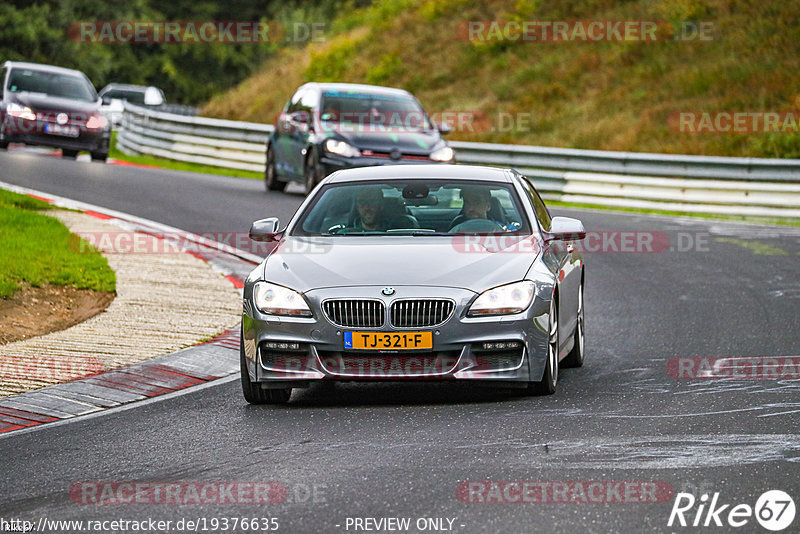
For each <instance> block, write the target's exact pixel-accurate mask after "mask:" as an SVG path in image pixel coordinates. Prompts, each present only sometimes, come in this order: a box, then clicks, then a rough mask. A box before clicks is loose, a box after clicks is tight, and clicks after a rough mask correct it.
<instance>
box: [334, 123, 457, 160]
mask: <svg viewBox="0 0 800 534" xmlns="http://www.w3.org/2000/svg"><path fill="white" fill-rule="evenodd" d="M356 128H358V126H356V125H354V126H351V127H347V126H343V127H335V128H333V130H332V131H333V132H334V133H335V134H336V137H340V138H344V140H345V141H347V142H348V143H349V144H351V145H353V146H354V147H356V148H358V149H359V150H372V151H374V152H391V151H392V150H393V149H397V150H399V151H400V152H401V153H403V154H423V155H428V154H430V153H431V152H433V150H434V149H435V148H439V146H441V145H442V144H443V141H442V137H441V135H440V134H439V132H437V131H435V130H434V131H432V130H427V131H425V130H405V129H399V128H393V129H387V130H386V131H378V132H373V131H368V132H363V131H362V132H355V131H352V130H354V129H356Z"/></svg>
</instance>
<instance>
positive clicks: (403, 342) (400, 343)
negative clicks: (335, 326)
mask: <svg viewBox="0 0 800 534" xmlns="http://www.w3.org/2000/svg"><path fill="white" fill-rule="evenodd" d="M344 348H346V349H361V350H415V349H417V350H418V349H432V348H433V333H432V332H391V333H388V332H345V333H344Z"/></svg>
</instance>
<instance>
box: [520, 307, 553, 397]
mask: <svg viewBox="0 0 800 534" xmlns="http://www.w3.org/2000/svg"><path fill="white" fill-rule="evenodd" d="M549 315H550V319H549V322H548V330H549V334H548V340H547V363H546V365H545V367H544V374H543V375H542V380H541V381H539V382H529V383H528V388H527V393H528V395H552V394H553V393H555V392H556V385H557V384H558V301H557V300H556V296H555V295H554V297H553V300H552V301H551V302H550V314H549Z"/></svg>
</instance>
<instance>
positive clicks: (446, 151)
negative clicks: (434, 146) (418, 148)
mask: <svg viewBox="0 0 800 534" xmlns="http://www.w3.org/2000/svg"><path fill="white" fill-rule="evenodd" d="M455 155H456V153H455V152H453V149H452V148H450V147H449V146H443V147H442V148H440V149H438V150H434V151H433V152H431V156H430V158H431V159H432V160H433V161H452V159H453V158H454V157H455Z"/></svg>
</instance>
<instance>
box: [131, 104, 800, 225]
mask: <svg viewBox="0 0 800 534" xmlns="http://www.w3.org/2000/svg"><path fill="white" fill-rule="evenodd" d="M272 131H273V127H272V126H271V125H266V124H257V123H250V122H238V121H227V120H221V119H210V118H206V117H187V116H183V115H176V114H171V113H163V112H160V111H154V110H151V109H146V108H142V107H138V106H134V105H130V104H126V106H125V113H124V114H123V120H122V128H121V130H120V132H119V135H118V138H117V143H118V146H119V148H120V149H121V150H122V151H123V152H126V153H131V154H149V155H153V156H158V157H162V158H167V159H173V160H178V161H188V162H192V163H200V164H204V165H212V166H217V167H223V168H230V169H241V170H249V171H255V172H263V171H264V164H265V161H266V155H265V147H266V142H267V138H268V137H269V134H270V132H272ZM450 146H451V147H452V148H453V149H454V150H455V151H456V159H457V161H458V162H459V163H470V164H475V165H491V166H496V167H514V168H516V169H518V170H519V171H520V172H522V173H523V174H525V175H526V176H528V177H530V179H531V180H532V181H533V182H534V183H535V184H536V187H537V189H539V190H540V191H541V192H542V196H544V197H545V198H546V199H555V200H560V201H564V202H574V203H581V204H597V205H605V206H617V207H632V208H645V209H659V210H668V211H684V212H697V213H717V214H735V215H757V216H774V217H800V160H797V159H761V158H725V157H716V156H683V155H669V154H647V153H637V152H610V151H601V150H577V149H565V148H551V147H538V146H526V145H503V144H492V143H468V142H460V141H453V142H451V143H450Z"/></svg>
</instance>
